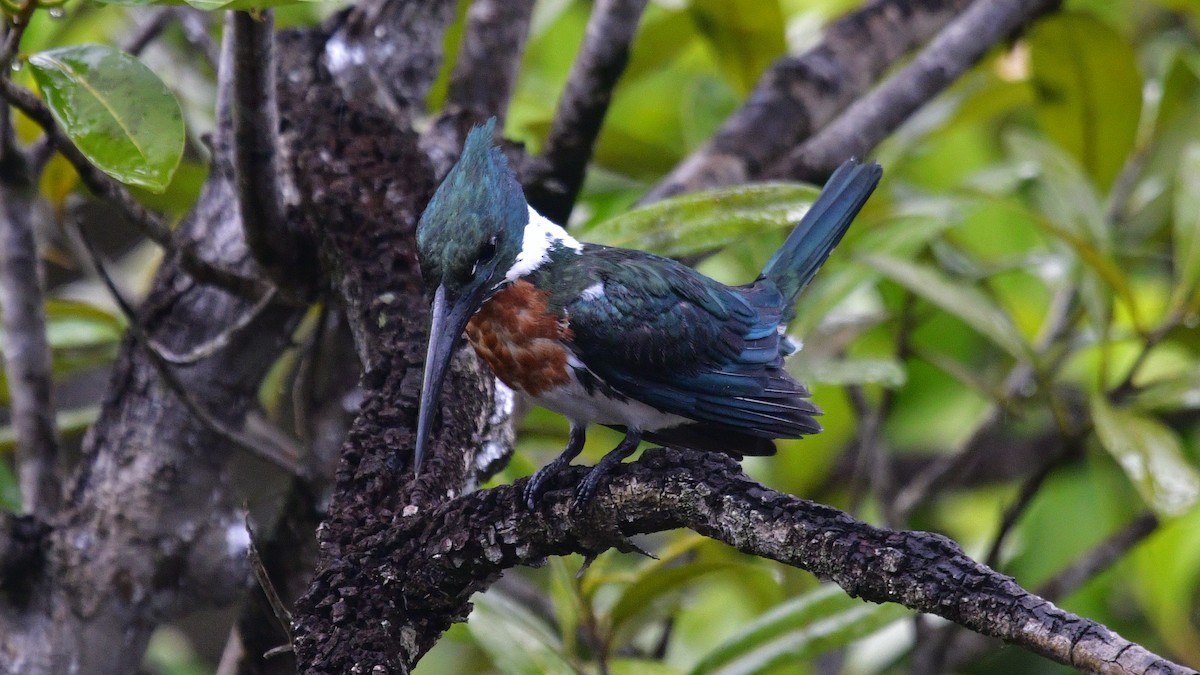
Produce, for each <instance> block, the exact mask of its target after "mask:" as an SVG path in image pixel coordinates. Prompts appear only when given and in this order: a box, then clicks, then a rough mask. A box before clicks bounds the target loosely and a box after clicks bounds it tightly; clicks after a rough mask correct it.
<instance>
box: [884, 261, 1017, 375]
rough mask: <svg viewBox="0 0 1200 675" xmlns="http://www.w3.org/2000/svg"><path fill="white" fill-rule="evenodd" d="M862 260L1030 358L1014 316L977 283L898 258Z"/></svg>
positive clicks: (1011, 350)
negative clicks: (952, 277) (965, 283)
mask: <svg viewBox="0 0 1200 675" xmlns="http://www.w3.org/2000/svg"><path fill="white" fill-rule="evenodd" d="M863 260H864V261H865V262H866V263H867V264H868V265H870V266H871V267H873V268H875V270H876V271H878V272H880V273H882V274H883V275H884V276H886V277H888V278H889V279H891V280H892V281H895V282H896V283H898V284H900V285H901V286H904V287H905V288H907V289H908V290H909V291H911V292H913V293H915V294H916V295H918V296H920V297H923V298H925V299H926V300H928V301H930V302H932V303H933V304H935V305H937V306H938V307H941V308H942V309H943V310H945V311H947V312H949V313H950V314H952V315H954V316H956V317H958V318H959V319H961V320H962V321H963V322H964V323H966V324H967V325H968V326H970V327H971V328H974V329H975V330H976V331H977V332H978V333H979V334H980V335H983V336H984V337H986V338H988V339H989V340H991V341H992V342H994V343H995V344H996V345H997V346H998V347H1000V348H1001V349H1003V350H1004V351H1006V352H1008V353H1009V354H1011V355H1012V356H1013V357H1014V358H1016V359H1017V360H1027V359H1028V358H1029V355H1030V352H1029V347H1028V345H1027V344H1026V343H1025V339H1024V338H1023V337H1021V334H1020V333H1019V332H1018V331H1017V328H1016V326H1014V325H1013V322H1012V319H1010V318H1009V316H1008V315H1007V314H1005V313H1004V311H1003V310H1001V309H1000V308H999V307H997V306H996V305H995V303H993V302H992V301H991V300H990V299H988V297H987V296H986V295H984V294H983V293H982V292H980V291H979V289H977V288H975V287H974V286H968V285H964V284H962V283H961V282H955V281H953V280H951V279H949V278H947V277H946V276H945V275H943V274H942V273H941V272H938V271H937V270H934V269H932V268H930V267H926V266H924V265H919V264H916V263H912V262H909V261H906V260H900V259H899V258H892V257H889V256H883V255H868V256H865V257H864V258H863Z"/></svg>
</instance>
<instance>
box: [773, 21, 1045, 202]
mask: <svg viewBox="0 0 1200 675" xmlns="http://www.w3.org/2000/svg"><path fill="white" fill-rule="evenodd" d="M1059 2H1060V0H994V1H977V2H975V3H973V4H972V5H971V6H970V7H968V8H967V9H966V11H964V12H963V13H962V15H960V16H959V17H958V18H957V19H955V20H954V21H952V22H950V23H949V24H948V25H947V26H946V27H945V28H944V29H942V31H941V32H940V33H938V35H937V37H935V38H934V39H933V40H932V41H931V42H930V43H929V45H928V46H927V47H925V48H924V49H922V50H921V52H920V53H919V54H918V55H917V57H916V58H915V59H913V61H912V63H910V64H908V65H906V66H905V67H904V68H902V69H901V70H900V71H899V72H897V73H896V74H895V75H893V76H891V77H890V78H888V80H887V81H886V82H884V83H883V84H881V85H880V86H879V87H878V88H877V89H875V90H874V91H872V92H871V93H870V94H869V95H867V96H864V97H863V98H861V99H859V100H858V101H856V102H855V103H854V104H853V105H852V106H850V107H849V108H848V109H847V110H846V111H845V112H844V113H842V115H841V116H840V117H838V119H837V120H836V121H834V122H833V123H832V124H830V125H829V126H827V127H825V128H824V129H822V130H821V131H820V132H818V133H817V134H816V135H815V136H813V137H812V138H810V139H809V140H808V141H806V142H804V143H803V144H802V145H800V147H798V148H796V149H794V150H792V151H791V152H790V153H788V155H787V157H785V158H784V159H783V160H781V161H780V162H779V163H777V164H776V165H775V166H773V167H772V168H771V169H770V170H768V171H767V175H768V176H769V177H775V178H781V177H788V178H798V179H800V180H807V181H810V182H820V181H822V180H824V179H825V178H827V177H828V176H829V174H830V173H832V172H833V170H834V169H835V168H837V166H838V165H839V164H841V163H842V162H843V161H845V160H846V159H848V158H850V157H861V156H862V155H865V154H866V153H867V152H869V151H870V150H871V149H872V148H874V147H875V146H876V145H878V144H879V142H880V141H882V140H883V139H884V138H885V137H886V136H887V135H888V134H890V133H891V132H892V131H895V129H896V128H897V127H899V126H900V124H901V123H903V122H904V120H906V119H908V117H909V115H911V114H912V113H913V112H915V111H916V110H917V109H919V108H920V107H921V106H923V105H925V104H926V103H928V102H929V101H930V100H931V99H932V98H933V97H935V96H937V95H938V94H939V93H941V92H942V90H944V89H945V88H946V87H948V86H949V85H950V83H952V82H954V81H955V80H956V79H958V77H959V76H960V75H962V74H963V73H964V72H966V70H967V69H968V68H970V67H971V66H972V65H974V64H975V63H977V62H978V61H979V60H980V59H982V58H983V56H984V55H985V54H986V53H987V52H988V51H989V50H990V49H991V48H992V47H993V46H994V45H995V44H996V43H998V42H1000V41H1001V40H1003V39H1004V38H1006V37H1007V36H1008V35H1010V34H1011V33H1012V32H1013V31H1015V30H1016V29H1017V28H1018V27H1020V26H1021V25H1022V24H1024V23H1027V22H1029V21H1031V20H1033V19H1034V18H1036V17H1038V16H1039V15H1041V14H1044V13H1046V12H1048V11H1051V10H1052V9H1054V8H1056V7H1057V6H1058V5H1059Z"/></svg>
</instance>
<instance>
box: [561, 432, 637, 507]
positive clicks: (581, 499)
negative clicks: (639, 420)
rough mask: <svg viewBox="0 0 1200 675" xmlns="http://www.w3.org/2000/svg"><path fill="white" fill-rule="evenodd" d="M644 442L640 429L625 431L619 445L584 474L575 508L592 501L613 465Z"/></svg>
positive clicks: (576, 497)
mask: <svg viewBox="0 0 1200 675" xmlns="http://www.w3.org/2000/svg"><path fill="white" fill-rule="evenodd" d="M641 442H642V432H641V430H640V429H630V430H628V431H626V432H625V438H624V439H622V440H621V442H620V444H618V445H617V447H615V448H613V449H612V450H611V451H609V453H608V454H607V455H605V456H603V457H601V458H600V461H599V462H597V463H596V466H595V467H594V468H593V469H592V470H591V471H590V472H588V475H586V476H584V478H583V482H581V483H580V484H579V488H578V489H576V490H575V508H577V509H582V508H583V507H585V506H587V504H588V502H590V501H592V497H594V496H595V494H596V488H597V487H598V486H599V485H600V481H601V480H602V479H603V478H604V476H606V475H607V474H608V472H610V471H612V469H613V467H614V466H616V465H618V464H620V463H621V461H622V460H624V459H625V458H626V457H628V456H630V455H632V454H633V451H634V450H637V447H638V443H641Z"/></svg>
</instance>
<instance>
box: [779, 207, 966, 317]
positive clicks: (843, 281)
mask: <svg viewBox="0 0 1200 675" xmlns="http://www.w3.org/2000/svg"><path fill="white" fill-rule="evenodd" d="M905 206H906V207H909V212H907V213H904V214H901V215H900V217H899V218H896V219H894V220H890V221H885V222H883V223H879V224H877V225H876V227H875V228H874V229H872V230H868V231H866V232H865V233H863V234H862V235H861V236H856V237H855V238H854V240H853V241H852V242H851V243H850V246H852V247H853V248H852V250H854V251H871V252H873V253H883V254H888V255H896V256H911V255H915V254H916V252H917V251H918V250H920V249H921V248H922V247H924V246H926V245H927V244H928V243H929V242H930V240H932V239H933V238H935V237H937V236H939V235H941V234H942V233H943V232H945V231H946V230H948V229H950V228H951V227H954V224H955V222H957V221H958V217H957V216H956V215H955V214H953V213H951V211H953V209H952V208H946V207H947V203H946V201H945V200H939V201H936V202H935V201H933V200H921V203H917V200H913V202H910V203H908V204H906V205H905ZM914 207H915V209H916V210H915V211H914V210H912V209H913V208H914ZM852 232H853V230H852ZM852 236H853V234H852ZM846 257H850V256H846ZM877 277H878V274H876V273H875V271H874V270H872V269H871V268H870V267H868V266H866V265H861V264H858V265H836V266H833V267H831V268H828V269H825V270H822V271H821V273H820V274H818V275H817V278H816V279H814V280H813V282H812V283H811V284H809V286H808V288H806V289H804V294H803V295H802V296H801V301H800V304H799V306H798V307H797V308H796V319H795V320H794V321H792V325H791V326H790V330H791V331H793V332H795V333H796V334H797V335H808V334H810V333H812V331H813V330H815V329H816V327H817V326H818V325H819V324H820V322H821V321H822V320H823V319H824V318H825V317H826V316H827V315H828V314H829V312H831V311H832V310H833V309H834V307H836V306H837V305H838V304H839V303H841V302H842V301H844V300H845V299H846V297H847V296H849V295H850V294H851V293H853V292H854V291H855V290H857V289H858V288H860V287H861V286H862V285H863V284H866V283H868V282H871V281H872V280H873V279H875V278H877Z"/></svg>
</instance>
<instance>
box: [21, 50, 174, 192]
mask: <svg viewBox="0 0 1200 675" xmlns="http://www.w3.org/2000/svg"><path fill="white" fill-rule="evenodd" d="M29 66H30V70H31V72H32V73H33V77H34V79H35V80H37V83H38V86H39V87H40V88H41V90H42V95H43V96H44V97H45V99H46V104H47V105H48V106H49V107H50V111H51V112H52V113H53V114H54V119H55V120H57V122H58V124H59V125H60V126H61V127H62V128H63V130H64V131H65V132H66V134H67V135H68V136H69V137H70V138H71V140H72V141H73V142H74V143H75V145H76V146H77V147H78V148H79V149H80V151H82V152H83V154H84V155H85V156H86V157H87V158H88V159H89V160H90V161H91V162H92V163H93V164H95V165H96V166H97V167H98V168H99V169H100V170H101V171H104V172H105V173H107V174H108V175H110V176H112V177H113V178H116V179H117V180H119V181H121V182H123V183H129V184H131V185H138V186H141V187H144V188H146V189H148V190H153V191H155V192H161V191H163V190H165V189H166V187H167V185H168V184H169V183H170V182H171V175H172V174H173V173H174V172H175V167H176V166H178V165H179V160H180V158H181V157H182V156H183V144H184V128H183V113H182V112H181V111H180V109H179V102H178V101H176V100H175V97H174V96H173V95H172V94H171V92H170V90H168V89H167V87H166V85H164V84H163V83H162V81H161V80H159V79H158V76H157V75H155V74H154V71H152V70H150V69H149V68H147V67H146V66H145V65H144V64H142V62H141V61H138V60H137V59H136V58H134V57H132V56H130V55H129V54H125V53H122V52H119V51H117V50H115V49H112V48H111V47H104V46H101V45H76V46H73V47H62V48H59V49H51V50H48V51H44V52H40V53H37V54H34V55H33V56H31V57H29Z"/></svg>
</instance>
